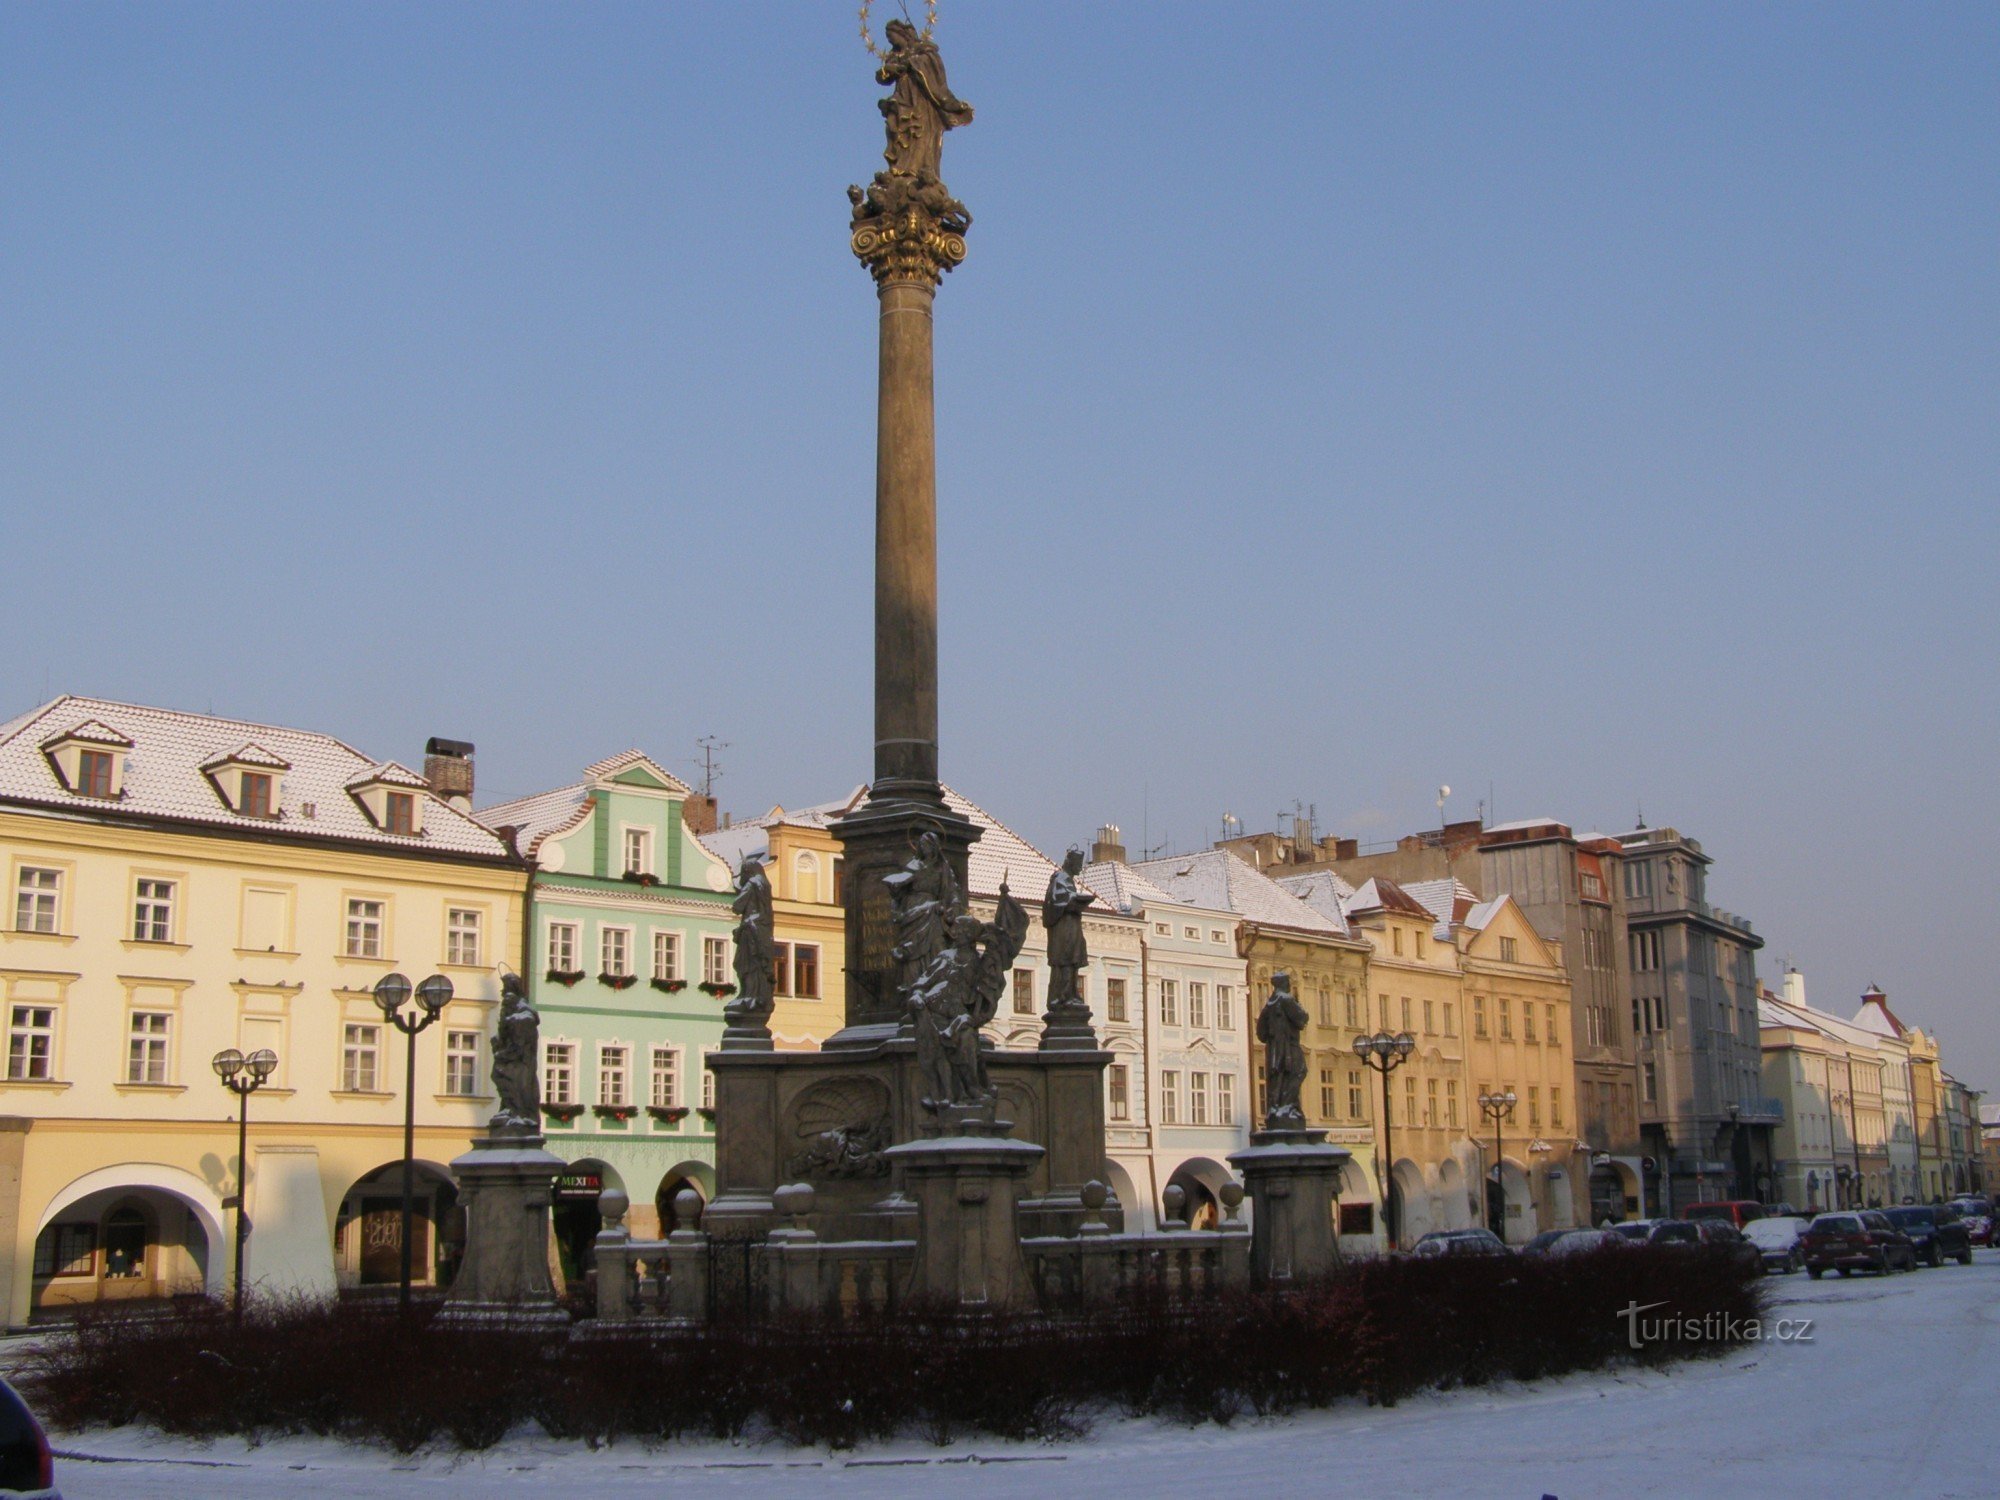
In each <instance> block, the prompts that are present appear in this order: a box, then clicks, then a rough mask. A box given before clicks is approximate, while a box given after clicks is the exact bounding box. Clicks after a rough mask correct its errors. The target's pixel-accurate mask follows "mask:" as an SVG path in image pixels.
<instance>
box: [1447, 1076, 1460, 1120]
mask: <svg viewBox="0 0 2000 1500" xmlns="http://www.w3.org/2000/svg"><path fill="white" fill-rule="evenodd" d="M1444 1123H1445V1125H1446V1127H1447V1128H1449V1129H1452V1130H1456V1129H1458V1080H1457V1079H1456V1078H1447V1079H1446V1080H1445V1081H1444Z"/></svg>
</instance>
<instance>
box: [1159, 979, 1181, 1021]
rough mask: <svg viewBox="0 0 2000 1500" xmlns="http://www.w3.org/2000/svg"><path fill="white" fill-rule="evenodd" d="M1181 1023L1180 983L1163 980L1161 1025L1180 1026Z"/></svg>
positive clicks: (1161, 988) (1161, 985) (1161, 982)
mask: <svg viewBox="0 0 2000 1500" xmlns="http://www.w3.org/2000/svg"><path fill="white" fill-rule="evenodd" d="M1180 1023H1181V987H1180V981H1179V980H1175V979H1162V980H1161V981H1160V1024H1161V1025H1162V1026H1178V1025H1180Z"/></svg>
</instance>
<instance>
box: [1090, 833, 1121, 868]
mask: <svg viewBox="0 0 2000 1500" xmlns="http://www.w3.org/2000/svg"><path fill="white" fill-rule="evenodd" d="M1124 840H1125V835H1124V834H1122V833H1121V832H1119V830H1118V825H1117V824H1116V823H1106V824H1105V825H1104V826H1103V827H1101V828H1099V829H1098V830H1097V842H1096V843H1094V844H1092V845H1091V846H1090V862H1091V863H1092V864H1094V865H1102V864H1113V865H1122V864H1124V863H1125V842H1124Z"/></svg>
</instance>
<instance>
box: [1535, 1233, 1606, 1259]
mask: <svg viewBox="0 0 2000 1500" xmlns="http://www.w3.org/2000/svg"><path fill="white" fill-rule="evenodd" d="M1624 1243H1625V1240H1624V1238H1623V1236H1621V1235H1617V1234H1614V1233H1612V1232H1611V1231H1610V1230H1609V1229H1544V1230H1543V1231H1542V1232H1541V1233H1540V1234H1538V1235H1536V1236H1535V1237H1534V1238H1533V1239H1531V1240H1529V1241H1528V1243H1527V1244H1525V1245H1523V1246H1522V1247H1521V1253H1522V1254H1523V1255H1587V1254H1589V1253H1590V1252H1591V1251H1592V1250H1601V1249H1603V1248H1604V1247H1605V1246H1606V1245H1622V1244H1624Z"/></svg>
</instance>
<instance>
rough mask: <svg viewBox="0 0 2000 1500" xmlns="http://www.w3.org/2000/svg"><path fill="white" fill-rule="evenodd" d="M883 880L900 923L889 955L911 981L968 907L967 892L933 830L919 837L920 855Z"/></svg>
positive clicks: (897, 920) (943, 942) (932, 956)
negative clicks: (953, 919)
mask: <svg viewBox="0 0 2000 1500" xmlns="http://www.w3.org/2000/svg"><path fill="white" fill-rule="evenodd" d="M882 884H883V885H885V886H887V887H888V888H889V901H890V909H891V913H892V915H893V916H894V919H895V924H896V945H895V947H894V948H892V949H890V955H891V956H892V957H893V958H894V959H895V960H896V962H897V963H899V964H901V965H902V966H903V967H902V973H903V976H904V979H903V982H904V983H905V984H907V983H908V982H909V980H910V979H911V978H912V977H914V976H916V975H918V974H921V973H923V971H924V968H925V966H926V965H928V964H929V963H930V961H931V960H932V959H933V958H935V957H937V955H938V953H939V951H940V950H941V949H942V948H943V947H944V945H945V939H946V938H947V937H948V936H949V935H950V931H951V922H952V918H954V917H956V916H957V915H958V914H959V913H961V912H962V911H964V910H965V896H964V893H963V892H961V891H960V890H959V888H958V877H957V876H956V875H954V874H953V873H952V870H951V861H950V860H948V859H946V858H945V854H944V840H943V839H941V838H939V837H938V835H937V833H936V832H935V830H930V829H927V830H925V832H924V833H923V835H922V836H921V837H919V838H918V840H917V852H916V855H915V857H914V858H912V859H911V860H910V862H909V863H908V864H906V865H904V866H903V868H902V869H900V870H898V871H896V873H895V874H893V875H885V876H883V877H882Z"/></svg>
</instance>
